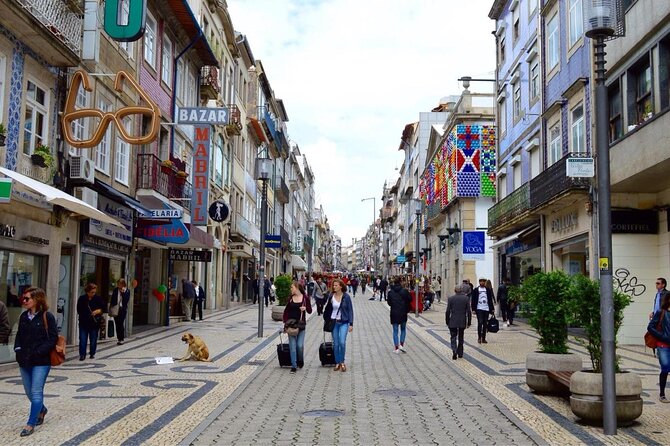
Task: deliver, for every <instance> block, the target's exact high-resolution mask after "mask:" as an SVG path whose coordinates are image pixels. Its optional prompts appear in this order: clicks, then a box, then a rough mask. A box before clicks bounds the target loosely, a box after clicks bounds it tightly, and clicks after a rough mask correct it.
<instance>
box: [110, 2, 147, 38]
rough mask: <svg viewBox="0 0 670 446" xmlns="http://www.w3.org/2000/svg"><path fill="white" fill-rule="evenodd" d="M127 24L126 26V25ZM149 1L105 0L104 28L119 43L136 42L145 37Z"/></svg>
mask: <svg viewBox="0 0 670 446" xmlns="http://www.w3.org/2000/svg"><path fill="white" fill-rule="evenodd" d="M124 22H125V24H124ZM146 23H147V0H125V1H124V0H105V19H104V22H103V26H104V29H105V32H106V33H107V35H108V36H109V37H110V38H112V39H113V40H116V41H117V42H134V41H136V40H138V39H139V38H140V37H142V36H143V35H144V27H145V26H146Z"/></svg>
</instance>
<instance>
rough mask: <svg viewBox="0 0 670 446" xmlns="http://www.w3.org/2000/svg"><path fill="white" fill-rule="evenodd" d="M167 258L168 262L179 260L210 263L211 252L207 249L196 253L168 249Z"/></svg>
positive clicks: (191, 250) (194, 251)
mask: <svg viewBox="0 0 670 446" xmlns="http://www.w3.org/2000/svg"><path fill="white" fill-rule="evenodd" d="M168 258H169V259H170V260H180V261H186V262H211V261H212V251H210V250H208V249H206V250H203V251H196V250H194V249H177V248H170V249H169V250H168Z"/></svg>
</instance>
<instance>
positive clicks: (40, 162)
mask: <svg viewBox="0 0 670 446" xmlns="http://www.w3.org/2000/svg"><path fill="white" fill-rule="evenodd" d="M30 160H31V161H32V162H33V165H34V166H38V167H47V165H46V163H45V162H44V158H43V157H42V156H41V155H37V154H32V155H30Z"/></svg>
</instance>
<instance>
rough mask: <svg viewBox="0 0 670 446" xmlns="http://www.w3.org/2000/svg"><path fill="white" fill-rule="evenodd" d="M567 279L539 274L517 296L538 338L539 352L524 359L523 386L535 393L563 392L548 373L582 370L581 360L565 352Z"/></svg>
mask: <svg viewBox="0 0 670 446" xmlns="http://www.w3.org/2000/svg"><path fill="white" fill-rule="evenodd" d="M569 288H570V277H569V276H568V275H567V274H565V273H564V272H563V271H551V272H539V273H536V274H534V275H532V276H530V277H528V278H527V279H526V280H525V282H524V283H523V285H522V287H521V290H520V293H521V296H522V298H523V300H524V301H525V302H527V303H528V304H529V305H530V307H531V309H532V313H531V314H530V318H529V320H528V322H529V324H530V325H531V327H533V328H534V329H535V330H536V331H537V333H538V335H539V336H540V339H539V340H538V343H539V347H540V349H539V350H538V351H536V352H532V353H530V354H528V356H526V384H527V385H528V387H530V388H531V389H532V390H534V391H535V392H538V393H562V392H564V391H565V389H564V388H563V387H562V386H560V385H559V384H558V383H556V382H555V381H553V380H551V379H550V378H549V377H548V376H547V372H548V371H556V372H574V371H577V370H581V369H582V358H581V357H580V356H579V355H576V354H574V353H568V314H569V306H568V298H569V293H568V291H569Z"/></svg>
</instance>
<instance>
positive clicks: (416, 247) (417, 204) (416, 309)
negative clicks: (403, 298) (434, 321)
mask: <svg viewBox="0 0 670 446" xmlns="http://www.w3.org/2000/svg"><path fill="white" fill-rule="evenodd" d="M414 206H415V208H414V214H415V215H416V219H415V221H414V224H415V225H416V239H415V240H414V243H415V245H414V260H415V261H416V265H415V267H414V281H415V283H414V316H415V317H418V316H419V231H420V230H421V229H420V228H419V223H420V221H421V208H422V206H423V203H422V202H421V200H414Z"/></svg>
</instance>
